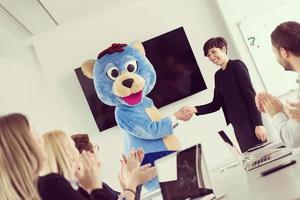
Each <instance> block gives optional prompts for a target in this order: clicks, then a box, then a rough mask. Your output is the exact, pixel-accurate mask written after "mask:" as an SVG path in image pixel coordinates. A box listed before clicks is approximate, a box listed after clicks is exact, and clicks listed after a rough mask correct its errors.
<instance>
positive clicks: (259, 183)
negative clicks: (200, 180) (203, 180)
mask: <svg viewBox="0 0 300 200" xmlns="http://www.w3.org/2000/svg"><path fill="white" fill-rule="evenodd" d="M291 159H294V160H296V164H294V165H290V166H288V167H285V168H283V169H281V170H278V171H276V172H274V173H272V174H269V175H267V176H261V172H263V171H265V170H267V169H269V168H271V167H273V166H276V165H279V164H281V163H284V162H288V161H289V160H291ZM210 176H211V180H212V185H213V188H214V191H215V193H216V194H217V196H222V195H224V197H223V198H222V199H224V200H225V199H230V200H231V199H232V200H235V199H237V200H238V199H240V200H290V199H300V153H294V154H292V155H290V156H287V157H284V158H281V159H279V160H275V161H273V162H271V163H268V164H266V165H263V166H260V167H258V168H256V169H254V170H251V171H249V172H246V171H245V170H244V168H243V167H242V165H238V166H235V167H231V168H228V169H225V170H221V171H220V170H215V171H213V172H210Z"/></svg>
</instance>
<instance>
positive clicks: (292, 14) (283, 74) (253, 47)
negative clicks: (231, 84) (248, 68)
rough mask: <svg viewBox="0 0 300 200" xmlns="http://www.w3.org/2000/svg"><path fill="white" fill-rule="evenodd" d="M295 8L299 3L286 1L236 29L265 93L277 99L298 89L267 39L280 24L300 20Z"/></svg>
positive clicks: (292, 75) (244, 21)
mask: <svg viewBox="0 0 300 200" xmlns="http://www.w3.org/2000/svg"><path fill="white" fill-rule="evenodd" d="M295 8H300V2H299V1H287V2H285V3H284V4H282V5H280V6H278V7H275V8H270V9H269V10H268V11H266V12H264V13H262V14H259V15H256V16H254V17H251V18H248V19H244V20H242V21H241V22H240V23H239V29H240V31H241V33H242V35H243V38H244V41H245V43H246V44H247V47H248V49H249V52H250V54H251V57H252V58H253V61H254V63H255V65H256V67H257V70H258V72H259V75H260V77H261V79H262V81H263V84H264V86H265V88H266V90H267V91H268V92H269V93H271V94H273V95H276V96H281V95H285V94H287V93H289V92H290V91H292V90H295V89H297V84H296V78H297V74H296V73H294V72H287V71H284V68H283V67H282V66H281V65H280V64H278V63H277V61H276V58H275V55H274V54H273V51H272V44H271V37H270V35H271V33H272V31H273V30H274V29H275V28H276V26H277V25H279V24H280V23H282V22H285V21H291V20H293V21H300V14H298V13H299V11H296V9H295Z"/></svg>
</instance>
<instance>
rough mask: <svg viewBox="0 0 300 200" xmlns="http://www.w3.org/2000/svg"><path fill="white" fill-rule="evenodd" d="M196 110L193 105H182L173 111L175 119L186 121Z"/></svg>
mask: <svg viewBox="0 0 300 200" xmlns="http://www.w3.org/2000/svg"><path fill="white" fill-rule="evenodd" d="M196 112H197V109H196V108H195V107H189V106H184V107H182V108H180V109H179V110H178V111H177V112H176V113H174V115H175V117H176V119H177V120H181V121H188V120H190V119H191V118H192V117H193V114H194V113H196Z"/></svg>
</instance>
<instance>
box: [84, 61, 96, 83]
mask: <svg viewBox="0 0 300 200" xmlns="http://www.w3.org/2000/svg"><path fill="white" fill-rule="evenodd" d="M95 62H96V61H95V60H86V61H84V62H83V63H82V64H81V70H82V72H83V74H84V75H85V76H86V77H88V78H90V79H93V69H94V64H95Z"/></svg>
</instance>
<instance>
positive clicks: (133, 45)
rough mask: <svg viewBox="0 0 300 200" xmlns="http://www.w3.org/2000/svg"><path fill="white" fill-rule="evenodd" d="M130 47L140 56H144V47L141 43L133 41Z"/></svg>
mask: <svg viewBox="0 0 300 200" xmlns="http://www.w3.org/2000/svg"><path fill="white" fill-rule="evenodd" d="M130 46H131V47H133V48H135V49H136V50H138V51H139V52H140V53H141V54H142V55H144V56H146V52H145V49H144V46H143V45H142V43H141V42H138V41H135V42H133V43H132V44H131V45H130Z"/></svg>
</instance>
